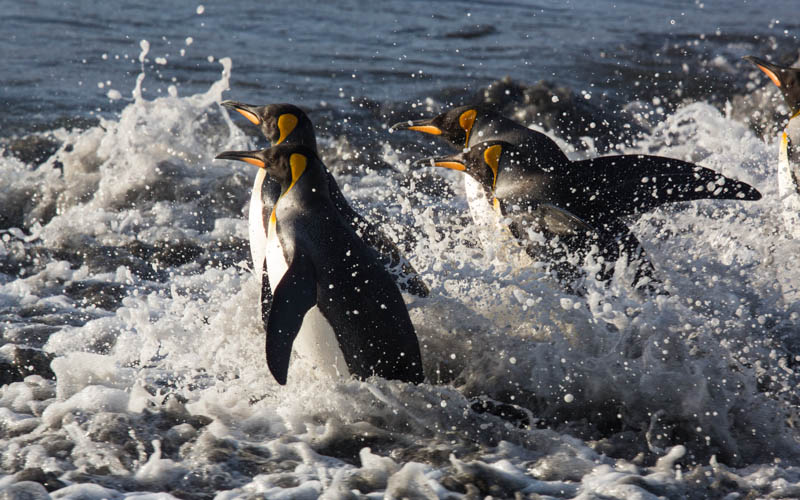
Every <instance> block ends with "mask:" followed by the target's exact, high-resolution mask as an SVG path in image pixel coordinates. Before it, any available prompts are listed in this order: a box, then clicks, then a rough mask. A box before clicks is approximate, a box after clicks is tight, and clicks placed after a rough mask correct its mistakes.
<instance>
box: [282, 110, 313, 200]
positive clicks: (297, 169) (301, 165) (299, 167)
mask: <svg viewBox="0 0 800 500" xmlns="http://www.w3.org/2000/svg"><path fill="white" fill-rule="evenodd" d="M282 116H294V115H282ZM307 164H308V158H306V157H305V155H302V154H300V153H292V156H290V157H289V166H290V167H291V168H292V183H291V184H289V187H288V188H287V189H286V192H285V193H283V194H282V195H281V196H283V195H284V194H286V193H288V192H289V191H291V190H292V188H293V187H294V185H295V184H296V183H297V180H298V179H299V178H300V176H301V175H303V172H305V171H306V165H307Z"/></svg>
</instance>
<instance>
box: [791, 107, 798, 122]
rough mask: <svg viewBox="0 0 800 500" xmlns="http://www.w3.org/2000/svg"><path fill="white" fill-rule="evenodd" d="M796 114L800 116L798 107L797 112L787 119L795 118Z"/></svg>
mask: <svg viewBox="0 0 800 500" xmlns="http://www.w3.org/2000/svg"><path fill="white" fill-rule="evenodd" d="M798 116H800V109H798V110H797V113H795V114H793V115H792V116H790V117H789V119H790V120H794V119H795V118H797V117H798Z"/></svg>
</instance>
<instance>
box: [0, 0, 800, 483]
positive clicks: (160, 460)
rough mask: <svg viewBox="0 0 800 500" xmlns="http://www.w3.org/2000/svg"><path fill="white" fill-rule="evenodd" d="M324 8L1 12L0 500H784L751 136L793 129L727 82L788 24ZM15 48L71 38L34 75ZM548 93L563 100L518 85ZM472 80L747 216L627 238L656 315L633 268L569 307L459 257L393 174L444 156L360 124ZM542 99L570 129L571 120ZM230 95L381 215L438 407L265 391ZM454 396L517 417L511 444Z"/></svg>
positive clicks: (778, 240) (446, 217)
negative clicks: (275, 125) (665, 169)
mask: <svg viewBox="0 0 800 500" xmlns="http://www.w3.org/2000/svg"><path fill="white" fill-rule="evenodd" d="M7 4H8V5H7ZM326 5H327V4H321V5H315V6H311V7H310V8H309V6H308V5H300V4H298V5H297V6H289V7H287V9H288V10H285V11H278V10H276V9H274V8H270V7H269V6H260V7H247V8H240V9H237V8H235V7H233V6H231V7H226V8H225V9H223V8H222V7H221V6H219V7H217V6H212V5H208V6H198V5H192V6H186V7H181V8H177V7H171V8H167V7H166V6H159V8H153V6H148V8H144V9H143V8H142V7H143V6H142V5H136V4H127V5H125V6H123V7H119V8H115V9H113V10H108V11H105V10H103V8H102V7H99V6H98V8H97V10H95V11H92V12H78V11H75V10H74V7H70V6H61V5H52V6H49V5H47V6H44V7H43V6H36V5H34V4H30V3H19V4H16V3H14V4H13V5H12V4H10V3H9V2H4V3H3V4H2V5H0V7H3V8H4V12H7V13H8V16H9V17H7V19H8V20H10V21H11V22H12V23H13V26H12V25H11V24H5V25H4V28H3V29H9V30H10V31H9V32H10V33H11V35H12V36H11V37H10V40H11V41H9V39H4V40H3V41H2V43H3V44H11V46H13V45H14V43H15V42H14V40H16V43H17V44H19V45H20V46H21V47H28V48H29V49H30V50H28V51H27V52H26V50H19V47H18V50H17V52H13V55H11V56H9V58H8V62H7V64H8V66H7V67H8V68H10V69H11V70H12V71H10V72H9V73H7V74H5V75H4V76H3V77H2V78H3V81H2V84H3V90H4V93H3V95H2V99H3V100H4V101H6V102H9V103H13V105H10V106H7V107H6V108H5V110H4V111H3V113H4V114H3V115H2V117H0V123H2V124H3V126H4V129H3V130H4V132H3V134H2V138H0V144H1V145H2V146H3V147H4V148H5V154H4V155H3V156H2V157H0V174H1V175H0V193H2V194H0V222H2V230H0V273H1V274H0V329H2V345H0V362H2V363H3V364H2V365H0V368H2V370H3V372H2V373H3V377H4V379H3V383H7V385H5V386H3V387H2V388H0V474H2V475H0V487H3V488H8V489H7V490H6V491H7V492H9V493H8V494H9V495H21V494H22V493H23V492H28V493H30V494H33V495H40V497H43V495H45V494H46V492H45V487H46V489H47V490H48V491H50V492H51V493H52V495H53V497H58V498H72V497H78V496H81V497H82V498H104V497H109V498H121V497H125V496H128V497H130V496H136V495H138V494H141V493H142V492H162V493H160V495H161V496H160V498H168V496H167V495H168V494H169V495H172V496H176V497H181V498H200V497H202V498H210V497H213V496H214V495H218V497H219V498H244V497H248V498H251V497H254V496H258V497H265V498H316V497H318V496H320V495H326V497H327V498H359V497H361V498H363V497H368V498H382V497H383V496H387V497H390V498H402V497H411V498H418V497H429V498H436V497H448V496H449V497H452V498H461V497H462V496H468V495H472V496H473V497H474V496H476V495H477V496H478V497H483V496H486V495H493V496H494V497H500V498H503V497H513V496H514V494H515V493H521V494H522V495H523V496H526V495H530V494H539V495H542V496H543V497H555V498H574V497H578V498H596V497H598V496H604V497H610V498H634V497H638V498H654V497H658V496H666V497H670V498H684V497H692V496H694V497H697V498H704V497H708V496H710V497H725V495H728V494H741V495H747V494H751V495H755V496H766V495H768V494H770V493H774V494H783V495H784V496H788V497H793V496H795V497H796V496H800V469H798V465H800V464H799V463H798V462H799V459H800V448H799V447H798V442H797V439H798V435H797V431H796V423H797V405H798V397H797V386H798V382H799V381H798V375H797V373H796V366H797V361H798V358H797V353H798V347H800V302H798V297H800V292H798V290H797V287H798V284H800V267H798V266H797V265H796V256H797V255H800V242H799V241H800V240H798V239H797V237H798V236H799V235H792V234H788V233H787V232H786V231H785V229H784V226H783V218H782V214H781V209H782V205H781V202H780V200H779V199H778V197H777V183H776V181H775V175H776V169H777V143H776V140H775V136H774V133H773V131H774V130H775V127H777V123H775V124H773V125H774V126H773V127H772V128H768V129H767V132H766V135H765V136H764V137H762V136H759V135H757V134H756V133H755V132H754V131H753V129H752V128H751V118H752V119H753V120H752V121H753V122H757V123H756V124H758V125H763V123H764V120H765V119H766V118H764V117H771V116H772V114H773V113H776V112H780V111H781V109H782V108H781V106H782V105H781V104H780V102H779V101H778V100H774V99H773V98H774V97H775V96H776V95H777V94H776V92H775V91H774V90H773V89H771V88H768V89H766V90H761V87H762V86H764V85H766V84H767V83H768V82H765V81H764V80H765V79H764V78H762V77H761V76H759V74H758V73H757V72H756V71H755V70H753V69H751V68H750V67H747V66H744V65H742V64H741V63H740V62H739V60H738V57H739V56H741V55H745V54H747V53H757V54H763V53H773V52H774V53H776V54H779V55H781V54H789V53H791V52H792V51H795V52H794V56H795V57H796V45H797V44H796V39H795V38H794V37H793V35H792V33H791V30H793V29H795V28H796V27H794V26H787V25H786V24H785V23H784V21H783V20H782V19H783V18H784V17H785V16H781V15H780V14H781V13H782V12H786V11H781V10H780V9H781V7H785V8H788V6H789V5H790V2H775V3H774V7H773V8H771V9H769V10H770V12H767V11H766V9H763V8H762V7H760V6H758V5H756V4H752V5H751V4H749V3H742V4H737V8H736V9H732V8H730V7H726V8H723V7H724V6H722V5H721V4H719V3H717V2H705V3H704V4H702V7H701V4H699V3H696V2H685V5H683V6H681V5H679V6H677V7H672V8H669V9H667V8H663V7H659V6H650V7H639V6H638V5H639V4H638V3H636V5H637V7H634V4H633V3H630V4H629V3H627V2H618V4H617V6H616V7H611V6H610V4H605V3H600V2H598V3H591V4H590V5H591V6H585V7H584V6H582V5H574V6H572V5H567V6H566V7H562V8H558V9H556V8H553V7H548V6H545V5H542V6H538V7H535V8H534V7H531V6H530V5H525V4H512V3H507V4H502V5H492V4H480V5H475V6H472V7H470V9H465V8H464V7H463V5H462V4H457V3H447V2H444V3H437V4H432V3H430V2H420V3H418V4H417V3H413V4H411V5H409V4H408V3H404V4H397V5H395V6H388V7H387V8H386V10H384V11H383V12H382V13H372V14H370V13H367V14H365V11H366V10H367V9H368V7H367V5H366V4H365V3H361V2H348V3H345V4H344V5H339V6H337V7H336V8H333V7H328V6H326ZM725 5H728V4H727V3H726V4H725ZM770 5H771V6H772V5H773V4H770ZM427 9H434V10H435V12H427ZM301 10H302V11H303V15H302V16H301ZM772 10H774V12H772ZM681 12H683V13H684V15H681ZM4 15H5V14H4ZM112 17H113V18H114V22H113V23H109V19H110V18H112ZM712 19H713V21H712ZM775 19H781V22H776V21H775ZM34 21H36V22H34ZM578 21H581V22H582V23H583V24H582V26H583V28H581V29H576V25H577V23H578ZM671 21H675V23H674V24H673V23H672V22H671ZM5 26H12V27H11V28H5ZM48 26H49V27H51V28H49V29H48ZM334 27H335V28H337V29H333V28H334ZM26 28H27V29H28V31H30V30H33V31H34V32H36V33H47V31H48V30H50V31H55V30H56V29H64V30H65V31H64V33H65V35H64V36H63V37H62V39H61V42H60V43H59V44H57V45H56V46H55V48H53V49H52V50H46V49H47V47H46V46H45V44H38V45H37V44H36V43H34V41H33V39H32V37H29V35H25V32H26ZM717 29H719V31H720V34H719V35H718V34H716V30H717ZM784 29H787V30H789V32H788V33H784ZM37 30H39V31H37ZM126 35H127V38H126ZM754 35H758V38H754ZM48 36H51V37H52V35H48ZM162 36H164V37H165V38H166V39H162ZM189 37H191V40H188V38H189ZM592 37H594V40H593V39H592ZM143 40H147V41H146V42H145V41H143ZM673 45H678V48H675V47H673ZM8 46H9V45H3V49H4V50H3V52H4V53H6V54H12V52H9V51H7V50H5V49H6V47H8ZM34 48H36V50H33V49H34ZM181 51H183V53H181ZM104 54H105V57H103V55H104ZM603 54H605V55H603ZM117 55H120V59H117ZM209 55H212V56H214V60H213V61H210V60H209V59H208V56H209ZM126 56H127V57H126ZM26 57H27V59H26ZM83 59H86V63H83V62H82V61H83ZM56 61H58V62H59V63H60V64H59V65H57V64H55V62H56ZM661 62H663V64H664V66H663V67H659V64H660V63H661ZM684 64H685V65H686V66H687V68H688V69H684V68H683V65H684ZM59 68H63V70H59ZM663 68H668V69H667V71H673V73H671V74H670V73H668V72H667V71H664V69H663ZM420 71H422V72H421V73H420ZM680 71H683V73H680V75H681V76H678V74H679V72H680ZM412 73H413V74H414V76H413V77H412V76H411V75H412ZM56 75H58V76H56ZM352 75H355V77H353V76H352ZM504 75H510V76H511V77H512V78H513V80H514V82H517V83H513V82H512V83H508V82H506V83H503V82H498V81H497V80H498V79H499V78H500V77H502V76H504ZM717 77H718V78H717ZM173 78H174V80H173ZM542 78H545V79H547V80H550V81H552V82H554V83H555V84H556V85H558V86H563V87H564V88H560V89H559V88H546V87H544V86H539V87H531V86H529V85H531V84H533V83H535V82H536V81H538V80H540V79H542ZM637 81H638V82H640V84H639V85H638V86H637V85H636V84H635V82H637ZM23 82H28V83H23ZM78 82H81V83H80V84H79V83H78ZM108 82H111V83H108ZM492 82H495V83H494V85H493V90H491V91H490V92H488V93H487V94H481V95H483V96H484V97H483V98H489V99H495V101H497V100H500V101H501V103H502V104H504V106H503V109H504V110H505V112H506V113H508V114H509V115H511V116H514V117H516V118H518V119H520V120H524V121H525V122H526V123H529V124H532V126H534V127H537V128H539V129H541V130H545V131H546V132H548V133H550V134H551V135H553V136H554V137H556V138H557V140H558V141H559V144H561V145H562V147H564V148H565V150H567V151H569V154H570V156H572V157H574V158H577V157H582V156H587V155H595V154H603V153H606V152H607V149H609V148H613V149H615V150H616V151H618V152H625V153H637V152H645V153H649V154H660V155H665V156H670V157H675V158H680V159H685V160H690V161H695V162H698V163H700V164H702V165H703V166H705V167H709V168H713V169H715V170H717V171H720V172H722V173H724V174H725V175H727V176H729V177H733V178H736V179H738V180H742V181H745V182H748V183H751V184H753V185H754V186H756V187H757V188H758V189H759V190H760V191H761V193H762V194H763V195H764V198H763V199H762V200H761V201H758V202H750V203H744V202H735V201H718V202H710V201H701V202H692V203H686V204H680V205H673V206H668V207H664V208H662V209H658V210H654V211H652V212H650V213H647V214H645V215H643V216H642V217H640V218H638V219H636V220H631V221H630V225H631V228H632V230H633V232H634V233H635V234H636V235H637V237H638V238H639V239H640V240H641V241H642V243H643V246H644V247H645V249H646V250H647V252H648V254H649V255H650V257H651V259H652V260H653V262H654V264H655V267H656V269H657V272H658V275H659V277H660V278H661V279H662V280H663V281H664V286H665V288H666V289H667V290H668V292H669V294H668V295H659V296H642V295H641V294H639V293H637V292H635V291H634V290H632V289H631V287H630V283H629V281H628V280H627V278H626V277H628V276H629V275H630V273H629V272H628V271H629V270H626V269H624V268H623V266H622V264H619V266H618V267H619V268H618V269H617V271H618V272H617V273H616V274H615V276H616V277H615V279H614V280H612V281H611V282H610V283H598V282H593V281H587V282H586V283H585V288H586V290H587V292H586V294H585V295H583V296H581V297H578V296H574V295H571V294H568V293H565V292H564V291H563V290H562V289H561V288H559V287H558V286H557V285H556V284H555V283H553V282H552V281H551V280H549V279H548V277H547V276H546V275H545V274H544V273H543V272H542V271H541V269H540V268H539V267H538V266H536V265H530V263H528V262H526V258H525V257H523V256H522V255H519V251H518V250H517V249H514V248H511V249H509V248H508V247H507V246H506V245H503V244H502V239H498V240H497V241H500V242H499V243H497V244H496V245H489V246H486V247H484V246H482V245H481V242H485V241H491V238H486V237H485V235H483V234H481V232H482V231H486V230H487V228H478V227H475V226H473V225H471V224H469V217H468V209H467V206H466V201H465V197H464V193H463V188H462V182H461V178H460V177H459V175H461V174H460V173H458V172H435V173H432V172H429V171H426V170H414V169H411V168H410V167H409V166H408V161H409V160H413V159H416V158H418V157H419V154H420V153H421V152H422V151H425V152H431V151H434V150H435V149H436V147H437V145H438V143H435V142H433V141H431V140H430V139H426V138H423V137H420V136H414V135H411V134H405V133H396V134H392V135H389V134H388V133H387V132H386V131H385V129H384V128H383V127H382V125H385V124H389V123H392V122H394V121H397V118H398V116H401V117H406V116H409V113H408V111H407V110H408V109H409V108H412V106H413V109H414V111H413V113H415V114H425V115H430V114H432V113H434V112H437V111H439V110H440V109H441V108H442V107H443V106H446V105H447V104H448V103H449V102H451V101H453V102H460V101H461V100H463V99H468V98H469V96H471V95H472V94H473V93H475V92H478V91H479V90H480V89H481V88H482V87H484V86H485V85H487V84H490V83H492ZM678 82H682V83H680V84H679V83H678ZM709 82H718V83H714V84H713V85H712V84H710V83H709ZM99 83H102V86H101V85H99ZM705 85H712V86H711V87H704V86H705ZM770 85H771V84H770ZM228 88H230V89H231V90H230V91H228ZM662 88H663V92H662V90H661V89H662ZM465 89H466V90H465ZM703 89H705V90H706V94H705V95H704V94H703V93H702V92H701V91H702V90H703ZM570 91H571V92H572V94H570ZM581 91H584V93H581ZM537 92H539V93H542V92H544V93H545V96H546V98H547V101H548V102H550V103H552V104H557V102H561V103H562V104H563V103H564V102H567V103H568V104H569V106H570V107H571V108H575V109H578V111H579V112H580V113H583V114H579V115H574V116H573V115H569V117H568V118H569V120H567V121H570V120H573V121H574V120H578V121H579V120H580V118H581V117H584V118H587V121H586V122H585V123H584V122H581V123H578V124H577V125H576V124H570V123H565V122H563V121H559V118H558V117H559V113H560V111H559V110H557V109H556V110H553V109H549V108H546V107H543V106H542V105H541V104H540V103H537V102H535V100H534V99H533V97H534V96H536V95H539V94H537ZM587 92H588V93H587ZM559 96H560V97H559ZM587 96H588V98H587ZM225 98H235V99H238V100H242V101H246V102H253V103H260V102H271V101H290V102H297V103H300V104H302V105H305V106H307V108H309V109H310V111H311V118H312V120H315V122H317V123H320V124H322V125H323V126H322V127H320V128H321V134H320V135H321V136H320V141H321V146H322V148H321V149H322V154H323V160H324V161H325V162H326V163H327V164H328V165H329V166H330V167H331V168H332V170H333V172H334V173H335V175H336V177H337V179H338V181H339V184H340V185H341V186H342V189H343V192H344V193H345V195H346V196H347V197H348V198H350V200H351V201H352V202H353V204H354V206H355V207H357V208H358V209H359V210H360V211H361V212H362V213H365V214H368V215H369V216H370V217H373V218H378V217H384V218H385V221H386V227H387V230H388V232H389V233H391V234H392V235H393V236H394V237H396V238H397V240H398V242H400V243H401V244H402V245H405V247H406V249H407V255H408V256H409V258H410V260H411V262H412V263H413V265H414V266H415V267H416V268H417V269H418V270H419V271H420V272H421V273H422V275H423V277H424V278H425V280H426V282H427V283H428V284H429V285H430V287H431V292H432V293H431V296H430V297H428V298H426V299H419V298H413V297H411V296H407V297H406V299H407V302H408V304H409V310H410V312H411V317H412V320H413V321H414V325H415V327H416V330H417V334H418V336H419V338H420V342H421V346H422V353H423V358H424V364H425V373H426V376H427V383H425V384H421V385H419V386H414V385H408V384H403V383H398V382H392V381H385V380H380V379H374V380H368V381H365V382H359V381H352V380H330V379H325V378H314V377H312V376H309V377H307V378H306V379H301V380H290V383H289V385H288V386H286V387H281V386H278V385H277V384H276V383H275V382H274V381H273V380H272V378H271V377H270V376H269V373H268V371H267V368H266V364H265V360H264V333H263V327H262V325H261V321H260V313H259V309H258V307H259V306H258V300H259V294H260V290H259V287H258V284H257V283H256V280H255V278H254V277H253V276H252V275H251V273H250V271H249V268H250V263H249V252H248V248H247V223H246V220H245V217H246V214H247V207H246V204H247V200H248V199H249V189H250V186H251V185H252V179H253V176H254V175H255V172H254V171H253V169H254V167H251V166H249V165H239V164H230V162H219V161H213V160H212V158H213V157H214V156H215V155H216V154H217V153H218V152H219V151H222V150H226V149H245V148H252V147H256V146H260V145H262V144H263V141H262V139H261V138H260V137H258V136H255V135H250V133H251V132H254V131H253V129H252V128H250V127H249V126H248V127H245V126H244V124H243V123H242V122H243V120H241V119H240V118H238V117H232V116H228V114H227V113H226V111H225V110H224V109H223V108H221V107H220V106H219V104H218V103H219V102H220V100H222V99H225ZM570 99H571V100H570ZM726 101H729V103H728V104H727V105H726ZM754 103H756V104H754ZM757 105H763V106H764V110H763V111H764V112H763V113H761V112H760V111H759V110H760V107H759V106H757ZM537 113H538V115H537ZM606 113H608V114H606ZM576 116H577V118H575V117H576ZM87 120H88V121H87ZM603 120H607V123H606V124H605V125H604V124H603ZM590 123H594V124H595V126H594V127H592V126H590ZM552 124H554V125H552ZM551 125H552V126H551ZM626 125H627V127H626ZM631 125H632V126H631ZM240 126H242V128H240ZM442 179H443V180H442ZM586 265H587V266H588V267H589V268H591V266H592V265H593V264H592V263H591V262H587V264H586ZM51 359H52V360H51ZM14 363H16V364H14ZM48 367H49V368H48ZM50 370H52V371H50ZM25 375H28V376H27V378H24V380H23V377H24V376H25ZM53 375H55V380H50V379H49V377H52V376H53ZM475 398H483V399H488V400H491V401H496V402H503V403H508V404H512V405H516V407H517V408H518V410H519V412H520V413H523V414H526V415H527V424H528V425H520V422H519V419H514V418H502V417H498V416H495V415H492V414H489V413H478V412H476V411H474V409H473V408H472V407H473V403H474V401H475ZM24 479H28V480H31V481H34V482H37V483H40V484H43V485H44V486H42V487H38V488H37V486H36V485H35V484H33V483H30V482H20V481H23V480H24ZM153 495H155V493H153ZM12 498H13V496H12ZM731 498H734V497H731Z"/></svg>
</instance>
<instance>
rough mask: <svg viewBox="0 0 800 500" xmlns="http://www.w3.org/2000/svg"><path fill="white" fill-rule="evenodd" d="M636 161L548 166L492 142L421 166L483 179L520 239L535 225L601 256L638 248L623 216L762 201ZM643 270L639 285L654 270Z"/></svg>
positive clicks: (745, 191) (675, 168)
mask: <svg viewBox="0 0 800 500" xmlns="http://www.w3.org/2000/svg"><path fill="white" fill-rule="evenodd" d="M630 160H631V159H630V157H629V156H606V157H600V158H594V159H590V160H583V161H576V162H570V163H568V164H566V165H560V166H558V167H547V168H544V167H543V166H542V165H541V163H540V162H539V161H538V159H537V157H536V152H535V151H532V150H531V149H530V148H529V147H526V146H517V145H513V144H510V143H508V142H505V141H499V140H491V141H486V142H482V143H479V144H476V145H474V146H473V147H471V148H470V149H467V150H464V151H462V152H460V153H457V154H454V155H451V156H446V157H436V158H429V159H425V160H420V161H419V162H417V164H418V165H424V164H426V163H427V164H432V165H434V166H437V167H444V168H449V169H453V170H459V171H463V172H465V173H466V174H468V175H470V176H471V177H472V178H474V179H476V180H477V181H478V182H479V183H480V184H481V186H482V187H483V189H485V191H486V193H487V197H490V198H491V199H492V204H493V206H494V208H495V210H497V211H499V212H500V213H502V214H503V215H504V216H506V215H508V216H510V217H511V219H512V221H513V222H512V226H511V230H512V233H514V235H515V236H516V237H517V238H523V236H524V234H525V232H526V230H527V228H528V227H532V228H534V229H537V230H544V232H545V234H546V235H556V236H561V237H562V238H564V240H565V242H566V244H567V246H568V248H569V249H570V250H573V251H574V250H583V251H585V250H586V249H587V245H589V244H597V245H598V246H599V248H600V250H601V255H603V257H604V258H606V259H612V260H615V258H618V257H619V248H620V246H622V248H624V249H626V250H628V251H635V250H636V247H637V246H638V241H636V239H635V238H634V237H633V235H630V232H628V231H627V227H626V226H625V225H624V223H623V222H622V221H621V220H620V218H621V217H626V216H630V215H634V214H637V213H641V212H644V211H647V210H650V209H652V208H655V207H658V206H660V205H663V204H665V203H671V202H676V201H688V200H697V199H706V198H715V199H740V200H758V199H760V198H761V194H760V193H759V192H758V191H757V190H756V189H755V188H753V187H752V186H750V185H748V184H746V183H743V182H739V181H735V180H733V179H730V178H728V177H725V176H723V175H721V174H718V173H716V172H714V171H713V170H710V169H707V168H703V167H700V166H697V165H694V164H692V163H688V162H684V161H681V160H670V161H669V162H666V161H665V160H666V159H665V158H661V157H651V156H647V155H641V156H638V157H637V158H636V161H630ZM514 207H518V208H514ZM620 234H622V235H623V236H622V238H621V239H620V236H619V235H620ZM627 235H630V238H631V239H626V238H625V237H626V236H627ZM587 237H590V239H589V240H586V239H585V238H587ZM617 241H619V243H621V245H620V244H617V243H616V242H617ZM635 257H637V258H639V257H641V255H640V254H638V255H635ZM640 269H641V273H639V276H638V277H637V281H638V280H639V279H641V278H642V277H644V276H647V273H648V272H650V271H649V269H648V268H647V267H644V268H640Z"/></svg>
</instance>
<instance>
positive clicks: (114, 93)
mask: <svg viewBox="0 0 800 500" xmlns="http://www.w3.org/2000/svg"><path fill="white" fill-rule="evenodd" d="M106 96H107V97H108V98H109V99H111V100H112V101H116V100H117V99H122V94H121V93H120V91H119V90H115V89H109V90H108V93H106Z"/></svg>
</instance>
